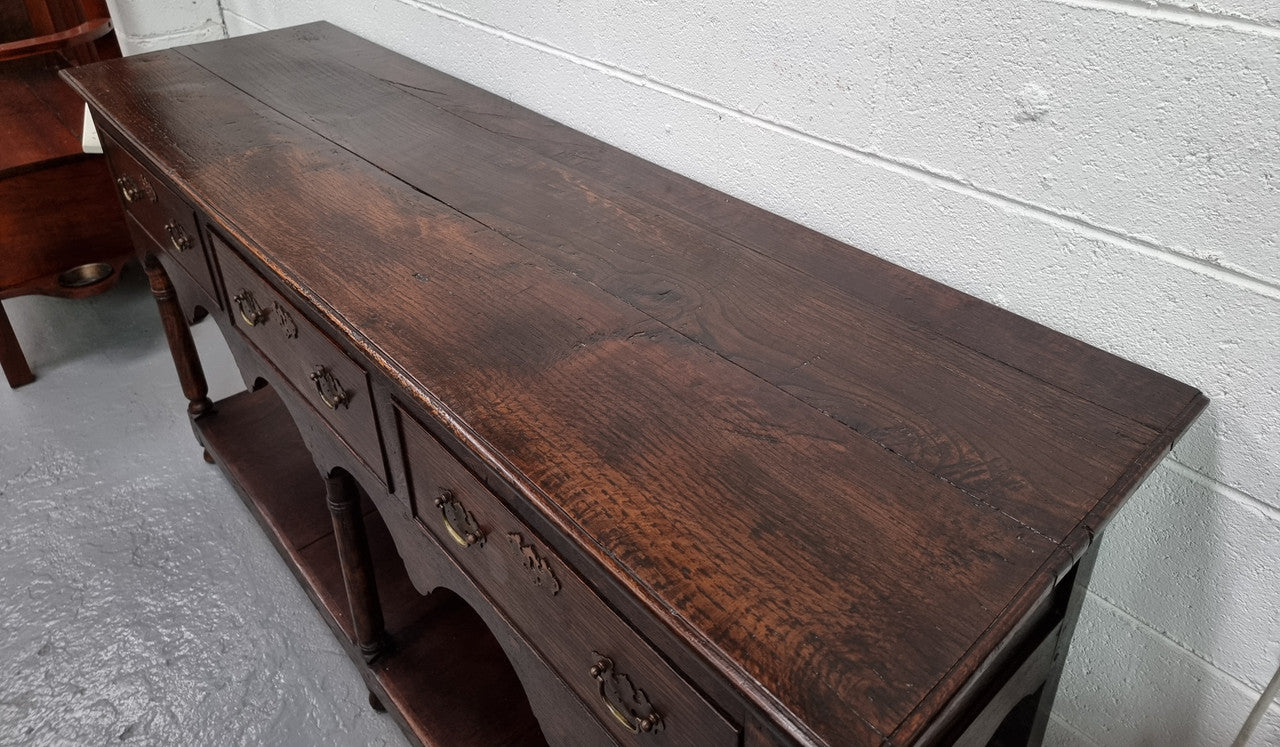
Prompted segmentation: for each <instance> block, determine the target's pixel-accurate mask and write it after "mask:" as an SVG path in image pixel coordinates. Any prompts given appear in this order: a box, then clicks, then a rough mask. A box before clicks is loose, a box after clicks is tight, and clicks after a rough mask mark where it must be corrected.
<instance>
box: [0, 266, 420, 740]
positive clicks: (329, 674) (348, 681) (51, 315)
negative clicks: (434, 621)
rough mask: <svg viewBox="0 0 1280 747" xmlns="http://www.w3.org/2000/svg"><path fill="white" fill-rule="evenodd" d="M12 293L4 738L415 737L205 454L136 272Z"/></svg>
mask: <svg viewBox="0 0 1280 747" xmlns="http://www.w3.org/2000/svg"><path fill="white" fill-rule="evenodd" d="M4 303H5V309H6V310H8V312H9V316H10V318H11V320H12V322H13V325H14V329H15V330H16V332H17V335H18V338H19V340H20V341H21V343H22V347H23V350H24V351H25V352H26V353H27V357H28V360H29V361H30V363H31V366H32V369H33V370H34V371H35V374H36V377H37V378H36V381H35V382H34V383H32V384H29V385H27V386H25V387H23V388H21V389H18V390H11V389H9V388H8V386H7V385H6V384H5V383H4V382H3V381H2V380H0V517H2V518H0V745H28V744H32V745H106V744H163V745H239V744H246V745H249V744H252V745H259V744H268V745H400V744H404V743H405V740H404V738H403V736H402V735H401V734H400V732H399V730H398V729H397V728H396V726H395V724H394V723H393V722H392V720H391V719H390V718H389V717H387V716H385V715H380V714H376V713H374V712H373V711H371V710H370V709H369V707H368V706H367V705H366V702H365V697H366V695H365V689H364V685H363V683H362V682H361V681H360V678H359V676H358V675H357V674H356V670H355V668H354V667H353V666H352V664H351V663H350V661H349V659H348V658H347V656H346V654H345V653H344V652H343V651H342V649H341V648H340V647H339V645H338V643H337V641H336V640H335V639H334V638H333V636H332V634H331V633H330V632H329V629H328V628H327V627H326V626H325V624H324V623H323V622H322V621H321V619H320V617H319V616H318V614H317V613H316V611H315V608H314V607H312V605H311V603H310V601H309V600H308V599H307V597H306V596H305V594H304V593H303V592H302V590H301V589H300V588H299V587H298V585H297V583H296V582H295V580H294V578H293V576H292V575H291V574H290V573H289V571H288V569H287V568H286V567H285V565H284V563H283V561H281V560H280V558H279V556H278V555H277V554H276V551H275V549H274V548H273V547H272V546H271V544H270V543H269V542H268V541H267V539H266V538H265V537H264V535H263V534H262V532H261V531H260V530H259V528H258V526H257V524H256V523H255V521H254V519H253V518H252V516H251V515H250V514H249V512H248V511H247V510H246V509H245V508H244V506H243V504H241V502H240V500H239V498H237V497H236V495H235V494H234V493H233V492H232V490H231V488H230V487H229V486H228V485H227V483H226V482H225V481H224V480H223V478H222V475H221V473H219V472H218V470H217V468H216V467H213V466H211V465H208V464H206V463H205V462H204V461H203V460H202V459H201V450H200V447H199V446H198V445H197V444H196V442H195V439H194V437H193V436H192V434H191V428H190V426H189V425H188V423H187V420H186V415H185V400H184V399H183V397H182V394H181V391H180V389H179V387H178V383H177V378H176V376H175V374H174V371H173V364H172V362H171V360H170V358H169V352H168V348H167V347H166V345H165V342H164V336H163V333H162V330H161V326H160V319H159V316H158V314H157V312H156V308H155V304H154V302H153V301H152V300H151V296H150V293H149V291H148V290H147V287H146V281H145V277H144V276H143V273H142V272H141V270H140V269H139V268H137V267H136V266H129V267H127V268H126V271H125V276H124V278H123V279H122V281H121V284H120V285H119V286H118V287H117V288H115V289H113V290H111V291H109V292H107V293H105V294H103V295H100V296H97V297H94V298H91V299H85V300H81V301H66V300H62V299H53V298H43V297H23V298H18V299H12V300H8V301H5V302H4ZM193 332H194V336H195V338H196V342H197V345H198V346H199V347H200V350H201V353H202V357H203V360H204V363H205V371H206V373H207V375H208V378H209V384H210V389H211V395H212V396H213V397H214V398H215V399H217V398H218V397H221V396H225V395H227V394H231V393H233V392H235V391H237V390H239V389H241V388H242V384H241V382H240V379H239V375H238V374H237V373H236V371H235V368H234V365H233V364H232V362H231V358H230V354H229V353H228V352H227V350H226V346H225V344H224V343H223V342H222V338H221V335H220V334H219V332H218V330H217V328H216V325H214V323H213V322H212V321H204V322H202V323H200V324H199V325H197V326H196V327H195V328H194V330H193Z"/></svg>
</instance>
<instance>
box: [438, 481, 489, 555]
mask: <svg viewBox="0 0 1280 747" xmlns="http://www.w3.org/2000/svg"><path fill="white" fill-rule="evenodd" d="M436 508H438V509H440V515H441V516H442V517H444V528H445V530H446V531H448V532H449V536H450V537H452V538H453V541H454V542H457V543H458V544H459V545H462V546H463V547H472V546H476V547H483V546H484V531H483V530H481V529H480V525H479V524H478V523H477V522H476V519H475V517H474V516H472V515H471V512H470V511H468V510H467V509H466V508H465V507H464V506H463V505H462V504H461V503H459V502H458V500H457V499H456V498H454V497H453V492H452V491H449V490H445V491H441V493H440V495H439V496H437V497H436Z"/></svg>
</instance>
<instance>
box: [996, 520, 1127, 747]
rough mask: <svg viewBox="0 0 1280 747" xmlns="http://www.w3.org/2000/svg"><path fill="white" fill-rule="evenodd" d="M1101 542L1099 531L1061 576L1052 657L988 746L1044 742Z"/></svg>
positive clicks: (998, 746) (999, 746) (1001, 746)
mask: <svg viewBox="0 0 1280 747" xmlns="http://www.w3.org/2000/svg"><path fill="white" fill-rule="evenodd" d="M1101 542H1102V534H1101V533H1098V534H1097V535H1095V536H1094V538H1093V543H1092V544H1091V545H1090V547H1089V550H1088V552H1086V553H1085V555H1084V557H1082V558H1081V559H1080V562H1079V563H1077V564H1076V567H1075V570H1073V571H1072V572H1071V575H1070V576H1069V577H1068V578H1066V579H1063V583H1064V584H1069V586H1067V587H1066V589H1067V591H1068V596H1067V601H1066V609H1065V610H1064V612H1063V615H1062V625H1061V627H1060V628H1059V629H1058V641H1057V644H1056V646H1055V647H1054V652H1053V660H1052V662H1050V664H1049V672H1048V675H1047V676H1046V678H1045V681H1044V684H1043V685H1041V686H1040V688H1039V689H1037V690H1036V692H1035V693H1033V694H1032V695H1031V696H1029V697H1028V698H1027V699H1026V700H1024V701H1023V702H1021V703H1019V704H1018V705H1017V707H1015V708H1014V710H1013V712H1011V713H1010V714H1009V716H1008V718H1006V719H1005V721H1004V723H1003V724H1001V726H1000V728H999V730H997V731H996V733H995V735H994V736H993V737H992V738H991V741H990V742H989V743H988V747H1004V746H1005V745H1009V746H1013V745H1039V744H1041V743H1043V742H1044V732H1045V729H1046V727H1048V725H1049V713H1050V711H1052V710H1053V701H1054V698H1056V697H1057V694H1058V685H1059V683H1060V681H1061V680H1062V668H1063V665H1064V664H1065V663H1066V660H1067V653H1068V651H1069V650H1070V648H1071V638H1072V636H1073V635H1074V633H1075V629H1076V622H1077V621H1078V620H1079V619H1080V609H1081V607H1083V606H1084V598H1085V594H1086V589H1087V588H1088V586H1089V578H1090V577H1091V576H1092V575H1093V566H1094V564H1095V563H1096V562H1097V560H1098V547H1099V546H1100V545H1101Z"/></svg>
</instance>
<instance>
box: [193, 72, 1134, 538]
mask: <svg viewBox="0 0 1280 747" xmlns="http://www.w3.org/2000/svg"><path fill="white" fill-rule="evenodd" d="M176 51H177V52H179V53H180V54H182V56H183V57H184V58H186V59H188V60H190V61H191V62H192V63H193V64H195V65H197V66H199V67H200V69H202V70H204V71H206V72H208V73H209V74H210V75H212V76H214V77H216V78H218V79H219V80H222V81H223V82H225V83H226V84H227V85H229V86H231V87H232V88H234V89H235V90H237V91H239V92H240V93H242V94H244V95H245V96H247V97H249V98H250V99H253V100H254V101H256V102H258V103H259V104H261V105H262V106H264V107H266V108H268V109H270V110H271V111H273V112H276V113H277V114H279V115H280V116H281V117H284V118H285V119H287V120H288V121H290V122H293V123H294V124H296V125H298V126H299V127H302V128H303V129H305V130H306V131H307V132H310V133H311V134H313V135H315V136H316V137H319V138H321V139H322V140H324V141H325V142H329V143H332V144H333V145H334V146H336V147H338V148H341V149H342V150H343V151H345V152H346V153H348V154H349V155H351V156H353V157H355V158H356V159H358V160H359V161H360V162H361V163H364V164H366V165H368V166H369V167H371V168H374V169H377V170H378V171H380V172H382V173H384V174H386V175H388V176H390V177H391V178H393V179H395V180H396V181H397V182H399V183H400V184H402V185H404V186H406V187H408V188H409V189H411V190H413V191H414V192H416V193H418V194H421V195H423V196H425V197H427V198H429V199H431V200H433V201H435V202H437V203H439V204H440V205H443V206H444V207H446V208H448V209H449V210H450V211H451V212H453V213H454V214H456V215H459V216H461V217H463V218H465V219H467V220H469V221H471V222H473V223H475V224H477V225H479V226H483V227H484V228H485V229H486V230H488V231H491V232H492V233H493V234H495V235H496V236H499V237H501V238H502V239H503V240H505V241H509V242H511V243H512V244H515V245H516V246H519V247H520V248H522V249H524V250H525V251H527V252H529V253H530V254H532V255H534V256H541V255H540V254H539V253H538V252H536V251H535V250H533V249H531V248H529V247H528V246H526V245H525V244H523V243H521V242H520V240H519V239H517V238H514V237H512V236H508V235H507V234H505V233H503V232H502V231H500V230H498V229H497V228H494V227H493V226H491V225H489V224H487V223H485V222H484V221H482V220H480V219H479V218H476V217H474V216H472V215H470V214H468V213H465V212H463V211H461V210H459V209H458V208H456V207H454V206H453V205H451V204H449V203H448V202H446V201H445V200H443V199H441V198H439V197H437V196H435V195H433V194H430V193H429V192H426V191H424V190H422V189H421V188H419V187H417V186H416V185H414V184H412V183H411V182H408V181H406V180H405V179H403V178H401V177H400V176H398V175H396V174H395V173H393V172H391V171H388V170H387V169H384V168H382V167H381V166H379V165H378V164H376V163H373V162H371V161H369V160H367V159H366V158H365V157H364V156H363V155H361V154H360V153H357V152H355V151H353V150H352V149H351V148H349V147H348V146H346V145H343V144H342V143H339V142H336V141H334V140H332V139H330V138H329V137H327V136H325V135H324V134H323V133H321V132H319V131H317V130H316V129H314V128H313V127H312V126H310V125H309V124H307V123H306V122H302V121H299V120H298V119H295V118H294V117H291V116H289V115H288V114H286V113H284V112H281V111H280V110H278V109H276V108H275V107H273V106H271V104H269V103H267V102H266V101H263V100H262V99H260V98H258V97H257V96H255V95H253V94H252V93H250V92H248V91H246V90H244V89H243V88H241V87H240V86H238V85H236V84H235V83H233V82H231V81H229V80H227V79H225V78H223V77H222V76H220V75H218V73H216V72H215V71H213V70H210V69H209V68H208V67H205V66H204V65H203V64H201V63H200V61H199V60H196V59H193V58H191V57H189V56H187V55H186V53H185V50H182V49H178V50H176ZM335 61H336V62H339V63H340V64H343V65H346V66H347V67H350V68H351V69H352V70H355V71H356V72H358V73H360V74H362V75H369V74H368V73H365V72H364V71H363V70H360V69H359V68H356V67H354V66H352V65H349V64H348V63H346V62H345V61H342V60H335ZM369 77H373V78H376V76H372V75H369ZM379 80H381V79H379ZM427 103H430V102H427ZM454 116H456V115H454ZM463 121H468V120H465V119H463ZM477 126H478V125H477ZM481 129H485V128H483V127H481ZM656 209H658V210H661V208H656ZM663 212H665V211H663ZM730 241H731V242H732V240H730ZM732 243H734V244H737V245H739V246H741V244H738V242H732ZM745 248H747V249H748V250H749V251H751V252H752V253H753V254H755V255H757V256H759V257H762V258H764V259H765V260H768V261H773V262H775V263H776V264H779V265H783V266H787V265H786V263H784V262H781V261H778V260H774V259H773V258H771V257H769V256H768V255H765V254H762V253H760V252H758V251H756V250H754V249H750V247H745ZM790 269H793V270H794V269H795V268H790ZM801 274H804V273H801ZM805 276H806V277H808V275H807V274H806V275H805ZM578 279H579V280H581V281H582V282H584V283H586V284H587V285H590V286H591V287H592V288H595V289H596V290H598V291H600V292H601V293H603V294H604V295H606V296H607V297H609V298H611V299H613V300H615V301H617V302H619V303H621V304H623V305H625V306H627V307H628V308H630V309H633V310H635V311H636V312H638V313H640V314H643V315H644V316H645V318H647V319H649V320H651V321H653V322H654V323H655V324H658V325H659V326H661V327H662V328H663V329H666V330H668V331H669V332H671V333H672V334H674V335H676V336H678V337H680V338H681V339H683V340H686V341H687V342H689V343H690V344H692V345H695V346H697V347H700V348H702V349H704V350H706V351H707V352H709V353H711V354H713V355H715V356H716V357H717V358H719V359H720V360H723V361H725V362H726V363H728V364H729V365H731V366H733V367H734V368H737V369H738V370H740V371H743V372H745V373H746V374H747V375H749V376H751V377H752V378H754V379H756V380H758V381H760V382H762V383H764V384H765V385H766V386H768V387H770V388H772V389H775V390H777V391H779V392H781V393H783V394H784V395H786V396H787V397H788V398H790V399H792V400H794V401H795V402H797V403H799V404H800V405H802V406H803V407H804V408H806V409H807V410H809V411H811V412H814V413H816V414H818V415H820V416H822V417H825V418H827V419H829V420H832V421H834V422H836V423H838V424H839V425H840V427H842V428H844V429H845V430H847V431H849V432H851V433H852V434H854V435H855V436H856V437H858V438H863V439H866V440H868V441H870V442H871V443H873V444H875V445H876V446H877V447H879V448H880V449H881V450H883V451H885V452H888V453H889V454H890V455H892V456H893V457H894V458H895V459H897V460H899V461H901V462H905V463H906V464H907V465H909V466H910V468H911V469H912V470H913V471H915V472H918V473H921V474H925V475H928V476H929V477H931V478H933V479H935V480H938V481H939V482H942V483H943V484H945V485H947V486H949V487H951V488H953V489H955V490H956V491H958V492H960V493H961V494H962V495H964V496H966V497H968V498H970V499H971V500H973V501H975V502H977V503H978V504H980V505H982V506H984V507H986V508H987V509H989V510H991V511H994V512H995V513H998V514H1000V515H1002V516H1004V517H1006V518H1008V519H1009V520H1010V521H1012V522H1013V523H1015V524H1016V525H1018V526H1019V527H1021V528H1023V529H1025V530H1027V531H1029V532H1031V533H1033V534H1035V535H1037V536H1039V537H1042V538H1044V539H1046V540H1048V541H1049V542H1051V543H1053V544H1055V545H1056V544H1058V543H1059V540H1057V539H1054V538H1053V537H1051V536H1049V535H1047V534H1045V533H1043V532H1041V531H1040V530H1039V529H1036V528H1035V527H1034V526H1031V525H1030V524H1028V523H1026V522H1025V521H1023V520H1021V519H1019V518H1017V517H1016V516H1013V515H1012V514H1010V513H1009V512H1007V511H1005V510H1004V509H1002V508H1000V507H999V506H997V505H995V504H993V503H991V502H990V501H989V500H987V499H986V498H984V497H983V496H981V495H978V494H976V493H974V492H972V491H970V490H969V489H967V488H964V487H962V486H960V485H958V484H956V483H955V482H953V481H951V480H950V479H948V478H946V477H943V476H942V475H938V474H935V473H934V472H932V471H930V470H927V469H925V468H924V467H921V466H920V465H919V464H917V463H916V462H914V461H912V460H911V459H909V458H907V457H906V456H904V455H902V454H900V453H898V452H897V451H895V450H893V449H892V448H890V447H889V446H887V445H885V444H883V443H881V442H880V441H878V440H876V439H875V438H872V437H871V436H870V435H868V434H866V433H863V432H861V431H859V430H857V429H856V428H854V427H852V426H850V425H849V424H848V423H845V422H843V421H841V420H840V419H839V418H837V417H835V416H833V415H831V414H829V413H826V412H824V411H823V410H822V409H820V408H818V407H816V406H814V405H812V404H810V403H808V402H805V401H804V400H803V399H801V398H800V397H798V396H797V395H795V394H793V393H792V392H790V391H788V390H787V389H785V388H783V387H780V386H778V385H776V384H774V383H773V382H771V381H769V380H768V379H766V378H764V377H763V376H761V375H760V374H757V373H756V372H754V371H752V370H750V369H748V368H746V367H744V366H742V365H741V364H739V363H737V362H735V361H734V360H732V359H731V358H729V357H727V356H726V355H725V354H724V353H721V352H720V351H718V350H715V349H714V348H711V347H708V346H706V345H704V344H702V343H701V342H698V341H697V340H696V339H694V338H692V337H690V336H689V335H688V334H686V333H684V332H681V331H680V330H678V329H675V328H673V327H672V326H671V325H669V324H668V323H666V322H664V321H662V320H660V319H657V318H655V317H654V316H653V315H652V314H650V313H648V312H646V311H645V310H644V309H641V308H640V307H638V306H636V305H635V304H633V303H631V302H630V301H628V300H626V299H625V298H621V297H619V296H618V295H616V294H614V293H611V292H610V291H608V290H607V289H605V288H602V287H601V286H599V285H598V284H596V283H595V282H594V281H591V280H588V279H586V278H583V277H580V276H579V278H578ZM335 313H336V311H335ZM904 324H908V325H909V326H912V327H913V328H915V329H920V328H918V327H915V326H914V325H911V323H910V322H905V321H904ZM921 331H922V332H924V333H925V334H928V335H930V336H932V337H935V338H939V339H948V338H943V337H941V336H940V335H936V334H934V333H932V332H930V331H929V330H924V329H921ZM984 357H987V358H990V356H984ZM991 360H996V359H991ZM996 362H997V363H999V364H1000V365H1003V366H1006V367H1008V368H1010V369H1011V370H1014V371H1018V369H1017V368H1015V367H1013V366H1009V365H1008V364H1005V363H1003V362H1002V361H998V360H996ZM1020 373H1021V372H1020ZM1030 378H1033V379H1036V380H1037V381H1038V380H1039V379H1038V378H1036V377H1034V376H1032V377H1030ZM1060 391H1065V390H1060ZM1067 394H1070V395H1071V396H1072V397H1074V398H1075V399H1080V400H1084V401H1086V402H1087V401H1088V400H1085V399H1084V398H1083V397H1080V396H1078V395H1075V394H1072V393H1070V392H1067ZM1103 409H1107V408H1103ZM1108 412H1110V410H1108ZM1116 414H1117V415H1119V413H1116ZM1119 417H1122V418H1124V419H1125V420H1127V421H1129V422H1131V423H1133V422H1136V421H1134V420H1133V419H1131V418H1128V417H1126V416H1123V415H1119Z"/></svg>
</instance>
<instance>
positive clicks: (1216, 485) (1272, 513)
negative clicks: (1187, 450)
mask: <svg viewBox="0 0 1280 747" xmlns="http://www.w3.org/2000/svg"><path fill="white" fill-rule="evenodd" d="M1163 465H1164V466H1166V467H1168V468H1169V470H1170V471H1172V472H1176V473H1177V474H1178V475H1180V476H1182V477H1185V478H1187V479H1188V480H1190V481H1192V482H1194V483H1196V484H1197V485H1199V486H1201V487H1203V488H1207V489H1209V490H1212V491H1213V492H1215V493H1218V494H1220V495H1223V496H1225V497H1227V498H1230V499H1231V500H1234V501H1236V502H1238V503H1243V504H1244V505H1246V506H1248V507H1249V508H1251V509H1253V510H1255V511H1257V512H1259V513H1261V514H1263V515H1265V516H1266V517H1267V518H1268V519H1271V520H1272V521H1274V522H1277V523H1280V508H1276V507H1275V506H1272V505H1271V504H1270V503H1267V502H1266V501H1264V500H1262V499H1261V498H1254V497H1253V496H1251V495H1249V494H1248V493H1246V492H1244V491H1243V490H1240V489H1239V488H1233V487H1231V486H1230V485H1228V484H1226V483H1224V482H1221V481H1219V480H1216V479H1214V478H1212V477H1210V476H1208V475H1206V474H1204V473H1203V472H1200V471H1199V470H1197V469H1195V468H1194V467H1189V466H1187V465H1185V464H1183V463H1182V462H1180V461H1178V460H1177V459H1174V458H1173V457H1168V458H1166V459H1165V460H1164V462H1163Z"/></svg>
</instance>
